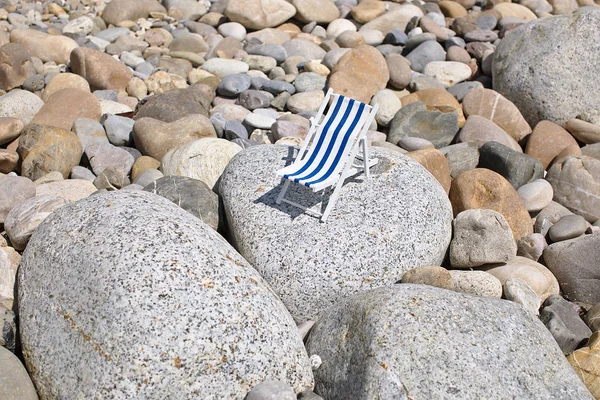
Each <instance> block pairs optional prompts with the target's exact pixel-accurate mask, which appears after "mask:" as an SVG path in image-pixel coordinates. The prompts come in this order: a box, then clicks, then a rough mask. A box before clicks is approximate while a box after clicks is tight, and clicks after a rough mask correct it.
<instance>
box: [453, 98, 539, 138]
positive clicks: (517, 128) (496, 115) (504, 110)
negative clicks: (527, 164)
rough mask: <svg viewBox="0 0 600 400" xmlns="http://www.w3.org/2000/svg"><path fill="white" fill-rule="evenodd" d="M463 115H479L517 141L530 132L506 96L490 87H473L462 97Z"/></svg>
mask: <svg viewBox="0 0 600 400" xmlns="http://www.w3.org/2000/svg"><path fill="white" fill-rule="evenodd" d="M462 106H463V110H464V112H465V116H466V117H469V115H480V116H482V117H485V118H487V119H489V120H490V121H492V122H493V123H495V124H496V125H498V126H499V127H500V128H502V129H503V130H504V131H505V132H506V133H508V134H509V135H510V136H512V138H513V139H515V140H516V141H517V142H518V141H520V140H521V139H523V138H524V137H525V136H527V135H529V134H530V133H531V128H530V127H529V124H527V121H525V118H523V115H522V114H521V112H520V111H519V109H518V108H517V107H516V106H515V105H514V104H513V103H512V102H511V101H510V100H508V99H507V98H506V97H504V96H502V95H501V94H500V93H498V92H495V91H493V90H491V89H475V90H472V91H470V92H469V93H468V94H467V95H466V96H465V98H464V99H463V103H462Z"/></svg>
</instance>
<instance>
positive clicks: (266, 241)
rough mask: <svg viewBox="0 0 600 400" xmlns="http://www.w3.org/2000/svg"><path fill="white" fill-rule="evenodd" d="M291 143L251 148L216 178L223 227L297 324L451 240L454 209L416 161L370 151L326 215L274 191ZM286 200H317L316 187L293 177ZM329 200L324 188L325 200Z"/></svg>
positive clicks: (439, 252) (433, 258)
mask: <svg viewBox="0 0 600 400" xmlns="http://www.w3.org/2000/svg"><path fill="white" fill-rule="evenodd" d="M295 154H296V151H295V150H294V148H292V147H287V146H255V147H252V148H248V149H246V150H244V151H243V152H241V153H239V154H238V155H237V156H236V157H235V158H234V159H233V160H232V161H231V162H230V164H229V165H228V167H227V168H226V169H225V172H224V173H223V175H222V177H221V186H220V193H221V196H222V198H223V203H224V206H225V212H226V214H227V221H228V224H229V229H230V231H231V233H232V236H233V238H234V241H235V243H236V246H237V248H238V251H239V252H240V254H242V255H243V256H244V258H245V259H246V260H248V262H250V264H252V265H253V266H254V267H255V268H256V269H257V270H258V271H259V272H260V274H261V275H262V276H263V278H265V280H266V281H267V282H269V284H270V285H271V287H272V288H273V289H274V290H275V292H277V294H278V295H279V296H280V297H281V299H282V300H283V302H284V303H285V305H286V307H287V309H288V310H290V313H291V314H292V316H293V317H294V319H295V320H296V321H297V322H302V321H304V320H307V319H314V318H316V317H317V316H318V314H319V313H320V312H321V311H322V310H324V309H326V308H328V307H329V306H331V305H334V304H336V303H337V302H338V301H339V300H341V299H343V298H344V297H347V296H349V295H351V294H354V293H357V292H359V291H363V290H367V289H372V288H375V287H378V286H383V285H388V284H392V283H394V282H396V281H397V280H399V279H400V278H401V277H402V275H403V274H404V272H406V271H408V270H409V269H411V268H414V267H419V266H424V265H439V264H440V263H441V261H442V260H443V258H444V255H445V253H446V249H447V247H448V244H449V243H450V238H451V223H452V208H451V206H450V202H449V200H448V196H446V193H445V192H444V189H443V188H442V187H441V186H440V184H439V183H438V182H437V181H436V180H435V178H434V177H433V176H432V175H431V174H430V173H429V172H427V170H425V168H423V167H422V166H421V165H419V164H418V163H417V162H416V161H414V160H412V159H409V158H408V157H405V156H403V155H401V154H398V153H391V152H384V151H376V150H373V149H372V154H373V155H374V156H375V157H378V158H379V160H380V161H379V163H378V164H377V165H376V166H374V167H373V168H371V173H372V177H371V179H370V181H369V182H363V179H364V175H362V174H361V175H358V176H356V177H354V178H349V179H348V180H347V181H346V183H345V185H344V186H343V189H342V190H341V191H340V197H339V199H338V202H337V203H336V205H335V208H334V209H333V211H332V213H331V215H330V216H329V219H328V220H327V222H326V223H322V222H320V221H319V220H318V219H317V218H315V217H312V216H310V215H307V214H305V213H304V212H303V211H302V210H300V209H298V208H296V207H293V206H290V205H287V204H285V203H282V204H281V205H277V204H276V203H275V199H276V198H277V196H278V194H279V192H280V190H281V187H282V185H283V180H282V179H281V178H280V177H278V176H276V175H275V171H276V170H278V169H279V168H281V167H283V166H285V165H286V164H288V163H289V162H291V160H292V159H293V157H295ZM286 198H289V199H291V200H292V201H296V202H299V203H301V204H305V205H316V204H317V203H318V202H319V201H320V200H321V197H320V194H319V193H317V194H315V193H313V192H312V191H311V190H310V189H308V188H305V187H303V186H299V185H290V190H288V194H287V195H286ZM327 198H328V194H327V195H326V196H325V199H327Z"/></svg>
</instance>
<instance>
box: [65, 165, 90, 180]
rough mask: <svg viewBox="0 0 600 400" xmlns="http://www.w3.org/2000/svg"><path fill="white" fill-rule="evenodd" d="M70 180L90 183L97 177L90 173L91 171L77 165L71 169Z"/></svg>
mask: <svg viewBox="0 0 600 400" xmlns="http://www.w3.org/2000/svg"><path fill="white" fill-rule="evenodd" d="M70 178H71V179H72V180H74V179H77V180H86V181H89V182H93V181H94V179H96V175H94V173H93V172H92V171H90V170H89V169H87V168H85V167H82V166H79V165H77V166H75V167H73V168H72V169H71V175H70Z"/></svg>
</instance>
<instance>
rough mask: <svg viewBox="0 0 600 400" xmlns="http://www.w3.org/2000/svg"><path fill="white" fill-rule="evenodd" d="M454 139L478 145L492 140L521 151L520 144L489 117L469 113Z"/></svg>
mask: <svg viewBox="0 0 600 400" xmlns="http://www.w3.org/2000/svg"><path fill="white" fill-rule="evenodd" d="M456 141H457V142H458V143H462V142H475V143H477V145H478V147H481V146H483V145H484V144H486V143H487V142H492V141H493V142H498V143H500V144H503V145H504V146H506V147H508V148H509V149H511V150H514V151H517V152H519V153H522V152H523V149H521V146H519V144H518V143H517V142H516V141H515V139H513V138H512V137H511V136H510V135H509V134H508V133H506V132H505V131H504V130H503V129H502V128H500V127H499V126H498V125H496V124H495V123H493V122H492V121H490V120H489V119H487V118H485V117H481V116H479V115H469V118H467V121H466V123H465V125H464V126H463V127H462V129H461V131H460V133H459V134H458V136H457V138H456Z"/></svg>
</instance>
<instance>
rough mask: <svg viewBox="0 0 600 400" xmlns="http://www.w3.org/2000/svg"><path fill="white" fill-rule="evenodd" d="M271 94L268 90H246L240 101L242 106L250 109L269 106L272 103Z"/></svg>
mask: <svg viewBox="0 0 600 400" xmlns="http://www.w3.org/2000/svg"><path fill="white" fill-rule="evenodd" d="M269 95H270V94H269V93H268V92H263V91H259V90H245V91H243V92H242V93H241V94H240V96H239V97H238V103H239V104H240V106H242V107H244V108H246V109H247V110H250V111H252V110H255V109H257V108H263V107H268V106H269V104H270V103H271V98H270V97H269ZM242 119H243V118H242Z"/></svg>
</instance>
